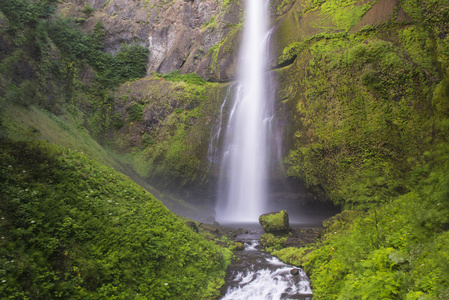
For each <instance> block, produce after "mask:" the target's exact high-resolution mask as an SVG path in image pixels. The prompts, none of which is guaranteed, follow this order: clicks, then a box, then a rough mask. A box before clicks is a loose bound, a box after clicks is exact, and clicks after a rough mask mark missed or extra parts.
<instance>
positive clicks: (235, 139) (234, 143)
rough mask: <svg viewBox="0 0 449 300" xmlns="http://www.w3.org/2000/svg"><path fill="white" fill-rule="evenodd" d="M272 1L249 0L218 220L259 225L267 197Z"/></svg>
mask: <svg viewBox="0 0 449 300" xmlns="http://www.w3.org/2000/svg"><path fill="white" fill-rule="evenodd" d="M267 4H268V3H264V2H263V1H260V0H247V1H246V8H245V12H246V15H245V23H244V28H243V39H242V45H241V48H240V53H239V60H238V66H239V69H238V82H237V84H236V85H235V86H234V87H233V89H234V102H233V103H232V104H231V106H230V108H229V116H228V120H227V126H226V132H225V143H224V145H223V152H222V157H221V171H220V182H219V191H218V200H217V208H216V209H217V215H216V219H217V220H218V221H219V222H257V220H258V217H259V215H260V214H262V213H263V212H264V211H263V209H264V206H265V203H266V197H267V196H266V195H267V190H266V189H267V183H266V182H267V169H268V167H267V165H268V164H267V155H268V152H269V150H267V149H268V148H269V147H268V145H267V133H268V132H269V126H270V123H271V120H272V115H270V112H269V111H270V110H269V109H267V106H268V105H267V101H266V96H267V94H268V90H267V87H268V84H267V78H266V71H267V65H268V51H267V49H268V47H267V45H266V44H267V40H268V36H269V33H268V26H267V20H268V6H267Z"/></svg>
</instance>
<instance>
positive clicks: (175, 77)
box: [156, 70, 206, 85]
mask: <svg viewBox="0 0 449 300" xmlns="http://www.w3.org/2000/svg"><path fill="white" fill-rule="evenodd" d="M156 76H157V77H162V78H164V79H165V80H168V81H173V82H185V83H189V84H196V85H204V84H205V83H206V81H205V80H204V79H203V78H201V77H200V76H199V75H197V74H195V73H187V74H182V75H181V74H180V72H179V70H175V71H171V72H170V73H167V74H164V75H156Z"/></svg>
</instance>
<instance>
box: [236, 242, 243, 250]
mask: <svg viewBox="0 0 449 300" xmlns="http://www.w3.org/2000/svg"><path fill="white" fill-rule="evenodd" d="M233 245H234V249H235V250H238V251H242V250H245V245H243V243H240V242H235V243H234V244H233Z"/></svg>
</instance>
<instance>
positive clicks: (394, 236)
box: [274, 146, 449, 300]
mask: <svg viewBox="0 0 449 300" xmlns="http://www.w3.org/2000/svg"><path fill="white" fill-rule="evenodd" d="M427 157H428V159H429V164H428V165H426V166H423V167H422V168H420V169H418V170H416V171H415V172H414V176H415V180H416V181H415V182H416V188H414V189H413V191H411V192H410V193H407V194H405V195H401V196H398V197H397V198H394V199H392V200H391V201H390V202H389V203H388V204H385V205H383V206H382V207H378V208H376V209H372V210H369V211H367V212H361V211H344V212H343V213H342V214H341V215H338V216H336V217H334V219H333V220H331V221H329V222H327V223H326V224H325V228H326V233H325V235H324V237H323V239H322V241H320V242H319V243H317V244H315V245H309V246H307V247H305V248H301V249H298V248H285V249H282V250H279V251H275V252H274V254H275V255H277V256H279V257H280V258H282V259H283V260H285V261H288V262H290V263H293V264H296V265H301V266H303V267H304V268H305V270H306V272H307V273H308V274H309V275H310V277H311V280H312V284H313V291H314V298H316V299H326V300H328V299H345V300H346V299H408V300H412V299H447V298H448V297H449V289H448V286H449V247H448V245H449V231H448V229H449V176H448V174H449V164H448V162H449V149H448V148H447V146H444V147H440V148H439V149H438V150H436V151H434V152H432V153H428V154H427ZM418 182H419V183H418Z"/></svg>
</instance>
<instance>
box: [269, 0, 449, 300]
mask: <svg viewBox="0 0 449 300" xmlns="http://www.w3.org/2000/svg"><path fill="white" fill-rule="evenodd" d="M349 2H350V1H348V2H347V3H346V2H345V1H342V2H341V3H346V4H348V5H349V4H350V3H349ZM351 3H352V2H351ZM334 4H335V3H334V1H319V2H316V1H313V2H310V7H309V8H307V9H308V10H307V11H305V14H307V13H313V14H317V11H320V12H323V9H324V8H325V7H327V8H329V10H327V13H328V14H329V16H332V20H333V21H332V22H333V23H334V24H338V19H339V18H338V16H339V15H340V13H341V12H344V11H345V10H341V11H340V12H339V8H337V7H334ZM346 4H345V5H346ZM345 5H344V6H343V7H346V6H345ZM399 7H400V8H397V9H396V10H395V11H394V12H393V13H392V15H391V19H390V21H388V22H385V23H383V24H376V25H375V26H368V27H365V28H363V29H362V30H360V31H358V32H354V33H350V32H351V31H350V30H349V29H350V28H352V26H353V25H355V24H356V23H353V22H352V21H351V22H349V23H346V25H345V24H343V23H341V24H339V25H338V26H340V27H341V28H342V29H344V31H343V32H337V33H331V32H329V31H327V29H326V28H325V27H323V31H322V32H321V33H319V34H315V35H312V36H309V37H307V38H305V39H303V40H301V41H295V42H294V43H291V44H290V45H289V46H288V47H286V48H285V49H284V52H283V55H282V56H281V58H280V61H284V62H285V61H288V60H290V59H292V58H294V57H296V59H295V63H294V64H293V65H291V66H289V67H288V68H285V69H282V70H279V72H278V73H279V75H280V77H281V81H280V97H281V98H282V99H285V101H284V104H285V105H287V106H288V108H289V109H292V111H294V112H295V113H294V114H292V124H293V125H292V126H291V128H290V129H291V130H292V132H293V134H292V135H293V137H292V139H293V143H294V146H293V147H292V149H291V150H290V154H289V156H288V157H287V159H286V163H287V164H288V166H289V169H288V173H289V174H290V175H291V176H294V177H299V178H302V179H303V180H304V182H306V184H307V185H308V186H309V187H311V188H316V189H317V190H324V191H325V193H326V194H327V195H328V197H329V198H330V199H331V200H333V201H334V202H335V203H338V204H341V205H342V206H343V207H344V209H346V210H345V211H343V213H342V214H341V215H339V216H337V217H336V218H334V219H333V220H332V221H330V222H327V223H326V224H325V228H326V233H325V234H324V236H323V237H322V239H321V241H319V242H318V243H316V244H313V245H308V246H306V247H303V248H300V249H297V248H286V249H281V250H278V251H275V252H274V253H275V255H277V256H279V257H280V258H282V259H283V260H285V261H288V262H290V263H293V264H296V265H300V266H303V267H304V268H305V270H306V272H307V273H308V274H309V275H310V278H311V281H312V286H313V292H314V299H315V298H316V299H326V300H328V299H345V300H346V299H446V298H448V297H449V290H448V289H447V286H449V277H448V275H447V274H449V273H448V270H449V248H448V247H447V241H448V234H447V230H448V221H449V219H448V217H447V216H448V213H449V211H448V209H449V203H448V202H447V199H448V195H449V177H448V176H447V174H448V171H449V165H448V164H447V161H448V158H449V148H448V144H447V136H448V135H449V127H448V124H449V122H448V115H449V114H448V112H449V104H448V102H447V101H445V100H443V99H446V100H447V97H448V95H449V93H448V91H449V88H448V87H449V85H448V78H449V75H448V73H447V70H448V67H449V63H448V62H449V51H448V49H449V48H448V47H449V43H448V40H447V35H448V33H449V31H448V27H447V26H442V25H441V24H447V23H448V22H449V19H448V17H449V14H448V13H447V12H448V9H449V8H448V6H447V3H444V1H438V0H435V1H407V0H404V1H400V3H399ZM400 9H403V10H404V11H403V12H402V15H401V16H402V17H401V18H402V19H401V18H399V13H398V11H399V10H400ZM334 12H335V14H334ZM306 17H307V16H304V18H306Z"/></svg>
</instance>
